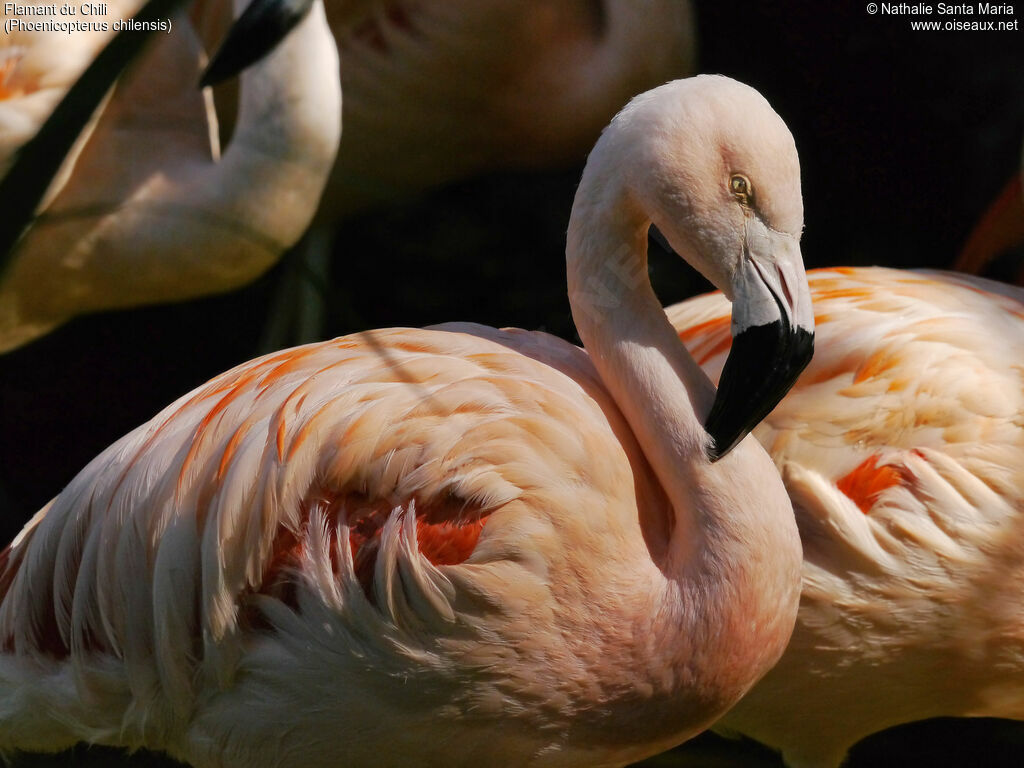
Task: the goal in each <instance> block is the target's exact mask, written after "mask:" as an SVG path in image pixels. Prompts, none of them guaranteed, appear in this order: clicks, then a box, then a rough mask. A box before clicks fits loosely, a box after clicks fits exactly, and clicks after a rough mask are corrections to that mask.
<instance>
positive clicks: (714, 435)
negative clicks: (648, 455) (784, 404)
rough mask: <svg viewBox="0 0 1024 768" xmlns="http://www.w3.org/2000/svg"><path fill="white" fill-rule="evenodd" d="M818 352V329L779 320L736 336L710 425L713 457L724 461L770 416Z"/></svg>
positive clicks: (708, 423) (708, 422) (710, 455)
mask: <svg viewBox="0 0 1024 768" xmlns="http://www.w3.org/2000/svg"><path fill="white" fill-rule="evenodd" d="M813 354H814V333H813V332H812V331H808V330H805V329H804V328H800V327H799V326H796V327H792V326H789V325H788V323H784V322H782V321H777V322H774V323H769V324H767V325H761V326H755V327H753V328H748V329H747V330H745V331H743V332H742V333H740V334H738V335H737V336H736V338H735V339H733V345H732V350H731V351H730V352H729V357H728V358H727V359H726V361H725V367H724V368H723V369H722V376H721V379H720V383H719V387H718V394H717V395H716V397H715V402H714V405H713V406H712V407H711V413H710V414H709V415H708V419H707V422H706V424H705V429H706V430H707V432H708V435H709V436H710V437H711V442H710V445H709V447H708V449H707V454H708V459H709V460H710V461H711V462H715V461H718V460H719V459H720V458H722V457H723V456H725V455H726V454H728V453H729V451H731V450H732V449H733V448H735V447H736V445H737V443H739V442H740V440H742V439H743V438H744V437H746V435H747V434H748V433H749V432H750V431H751V430H752V429H753V428H754V427H756V426H757V425H758V424H759V423H760V422H761V420H762V419H764V418H765V417H766V416H767V415H768V414H769V413H771V411H772V409H774V408H775V406H776V405H778V404H779V401H780V400H782V398H783V397H784V396H785V395H786V393H787V392H788V391H789V390H790V388H791V387H792V386H793V384H794V382H795V381H796V379H797V377H798V376H799V375H800V373H801V372H802V371H803V369H804V368H806V367H807V364H808V363H809V362H810V361H811V357H812V356H813Z"/></svg>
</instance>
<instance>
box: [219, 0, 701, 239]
mask: <svg viewBox="0 0 1024 768" xmlns="http://www.w3.org/2000/svg"><path fill="white" fill-rule="evenodd" d="M309 4H310V0H254V1H253V2H252V3H251V5H250V6H249V8H247V10H246V15H245V17H244V19H243V26H244V30H240V31H239V34H238V37H239V39H238V40H237V41H233V42H235V43H237V46H236V45H234V44H229V45H228V46H225V48H229V47H230V49H231V52H230V53H227V51H226V50H225V49H222V50H221V51H220V52H219V53H218V59H217V60H215V62H214V64H213V65H211V68H210V69H211V72H212V71H213V70H217V74H216V75H215V78H216V79H220V78H221V77H224V76H226V75H229V74H232V73H234V72H236V71H238V70H240V69H241V68H242V67H244V66H245V65H247V64H248V62H250V61H252V60H253V59H256V58H258V57H259V56H260V55H261V53H262V52H263V51H264V50H265V49H266V48H269V47H272V46H273V45H274V44H275V41H276V40H277V39H279V38H280V37H281V36H282V35H284V34H285V33H286V32H287V30H288V28H289V22H290V21H291V20H293V19H295V18H300V17H301V15H302V14H303V12H304V10H305V8H307V7H308V6H309ZM327 15H328V20H329V21H330V24H331V29H332V30H333V32H334V35H335V38H336V40H337V42H338V48H339V50H340V52H341V58H342V60H343V61H344V67H343V68H342V82H343V88H344V92H345V112H344V124H345V136H346V138H345V142H344V143H343V144H342V147H341V150H340V151H339V154H338V162H337V165H336V167H335V169H334V172H333V173H332V175H331V179H330V181H329V182H328V187H327V191H326V193H325V195H324V200H323V203H322V205H321V211H320V219H321V220H322V221H335V220H337V219H339V218H342V217H344V216H347V215H351V214H352V213H353V212H357V211H359V210H362V209H364V208H367V207H370V206H373V205H379V204H380V203H382V202H385V201H389V200H392V199H395V198H398V197H402V196H408V195H410V194H412V193H415V192H418V191H420V190H423V189H427V188H430V187H434V186H438V185H439V184H442V183H445V182H450V181H452V180H456V179H462V178H466V177H470V176H474V175H478V174H481V173H484V172H487V171H494V170H501V169H505V170H508V169H536V168H546V167H551V166H567V165H572V164H575V163H578V162H580V161H582V159H583V157H584V154H585V152H586V150H587V149H589V147H590V146H591V145H592V144H593V142H594V138H595V137H596V136H597V134H598V132H599V131H600V130H601V128H602V127H603V126H604V125H605V123H607V122H608V119H609V118H610V117H611V115H613V114H614V113H615V111H616V110H618V109H619V108H620V107H621V106H622V105H623V104H624V103H625V102H626V100H627V99H629V97H631V96H633V95H634V94H636V93H640V92H641V91H643V90H645V89H647V88H650V87H652V86H654V85H657V84H659V83H663V82H665V81H666V80H671V79H674V78H677V77H682V76H684V75H687V74H690V73H691V72H692V71H693V68H694V59H695V55H696V40H695V22H694V14H693V8H692V4H691V3H690V2H689V0H646V1H645V2H643V3H636V2H632V0H597V2H595V1H594V0H536V1H535V2H532V3H530V4H529V5H524V4H523V3H521V2H519V1H518V0H350V1H349V2H341V1H340V0H335V2H332V3H329V4H328V5H327ZM250 20H252V23H251V24H250V23H248V22H249V21H250ZM225 26H226V25H225V24H224V23H221V24H220V25H219V26H218V28H217V29H218V33H219V31H220V30H222V29H223V28H224V27H225ZM229 60H230V61H231V63H230V64H229V63H228V61H229Z"/></svg>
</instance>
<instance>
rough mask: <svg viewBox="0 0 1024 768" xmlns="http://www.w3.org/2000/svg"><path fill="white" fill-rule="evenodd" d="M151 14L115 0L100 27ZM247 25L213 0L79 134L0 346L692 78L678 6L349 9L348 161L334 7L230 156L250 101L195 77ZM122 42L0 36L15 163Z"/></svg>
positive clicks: (126, 302)
mask: <svg viewBox="0 0 1024 768" xmlns="http://www.w3.org/2000/svg"><path fill="white" fill-rule="evenodd" d="M140 4H141V0H116V1H115V2H112V3H109V5H110V7H111V9H110V11H109V14H108V16H107V17H104V18H105V19H106V20H108V21H109V20H110V19H113V18H122V17H124V18H126V17H128V16H130V15H131V14H132V13H133V12H134V11H135V10H137V8H138V6H139V5H140ZM237 5H238V7H239V8H241V7H243V6H244V5H245V3H244V2H243V1H242V0H239V1H238V4H237ZM304 5H305V6H307V7H308V6H311V5H312V2H307V3H304ZM231 14H232V5H231V3H228V2H225V1H224V0H206V1H205V2H202V3H200V4H199V6H198V8H196V9H195V10H194V13H193V18H192V19H191V20H190V21H186V20H185V19H184V18H182V19H180V20H178V21H177V22H176V23H175V26H174V29H175V32H174V34H173V35H171V38H170V39H169V40H166V41H164V42H163V44H162V45H161V46H160V47H159V49H158V50H156V51H153V52H152V53H151V54H150V55H149V56H148V57H147V58H146V60H145V61H144V62H143V63H142V66H141V67H140V70H141V71H139V72H138V73H137V75H136V77H135V79H134V80H133V81H131V82H129V83H125V84H123V85H122V86H120V87H119V88H118V90H117V91H116V92H115V93H114V95H113V97H112V99H111V101H110V102H109V104H108V106H107V107H106V109H105V110H104V112H103V113H102V115H101V117H100V119H99V122H98V124H97V125H95V127H94V129H92V130H90V131H87V132H86V135H85V136H83V138H82V140H81V141H80V142H79V143H78V145H77V147H76V150H75V151H74V152H73V153H72V155H71V156H70V157H69V159H68V161H67V162H66V163H65V164H64V166H63V168H62V171H61V174H60V175H59V176H58V178H57V180H56V181H55V185H54V191H53V192H52V193H51V196H50V199H49V204H48V205H47V206H45V207H44V210H43V216H42V218H41V219H40V220H39V222H38V223H37V225H36V226H35V228H34V230H33V231H31V232H30V233H29V235H28V236H27V237H26V238H25V240H24V242H23V244H22V246H21V248H20V252H19V254H18V257H17V263H16V266H15V269H14V270H13V274H12V275H10V276H9V277H8V279H6V280H5V281H4V282H3V283H2V284H0V352H2V351H6V350H10V349H13V348H15V347H17V346H20V345H22V344H25V343H27V342H28V341H31V340H32V339H34V338H37V337H38V336H40V335H42V334H43V333H46V332H48V331H49V330H51V329H52V328H54V327H55V326H57V325H59V324H61V323H63V322H64V321H66V320H67V319H69V318H70V317H72V316H75V315H78V314H82V313H84V312H89V311H95V310H99V309H111V308H116V307H126V306H137V305H142V304H149V303H156V302H167V301H175V300H180V299H184V298H191V297H195V296H199V295H205V294H209V293H214V292H222V291H225V290H230V289H232V288H236V287H238V286H241V285H243V284H245V283H247V282H249V281H251V280H253V279H255V278H256V277H257V276H258V275H260V274H262V273H263V272H264V271H265V270H266V269H268V268H269V267H270V266H271V265H272V264H273V263H274V262H275V261H276V260H277V258H278V257H279V256H280V255H281V254H282V253H283V252H284V251H285V250H286V248H287V247H289V246H291V245H292V244H294V243H295V242H296V241H297V240H298V238H299V237H300V235H301V234H302V233H303V232H304V231H305V229H306V227H307V225H308V224H309V222H310V220H311V218H312V216H313V213H314V212H315V211H316V209H317V206H318V204H319V203H320V199H321V191H322V190H323V188H324V184H325V182H326V183H327V192H326V194H325V195H324V196H323V203H322V205H321V206H320V213H319V217H318V221H319V222H320V223H321V224H322V225H323V226H325V227H326V226H330V225H331V224H333V223H335V222H336V221H337V220H338V219H340V218H342V217H345V216H348V215H351V214H352V213H354V212H356V211H357V210H359V209H361V208H364V207H367V206H369V205H372V204H379V203H381V202H383V201H386V200H389V199H391V198H393V197H396V196H400V195H408V194H411V193H413V192H416V191H418V190H420V189H423V188H426V187H431V186H437V185H439V184H441V183H443V182H446V181H451V180H454V179H460V178H464V177H466V176H471V175H474V174H478V173H482V172H484V171H486V170H493V169H496V168H506V169H508V168H533V169H535V168H541V167H546V166H551V165H566V164H571V163H574V162H577V161H580V160H582V158H583V156H584V154H585V152H586V149H587V148H588V147H589V146H591V145H592V143H593V141H594V139H595V138H596V136H597V134H598V132H599V130H600V129H601V127H602V126H603V125H604V124H605V123H606V122H607V121H608V119H609V118H610V117H611V116H612V115H613V114H614V112H615V111H616V110H617V109H618V108H619V107H621V106H622V104H624V103H625V101H626V100H627V99H628V98H629V97H630V96H631V95H633V94H635V93H639V92H640V91H643V90H644V89H646V88H649V87H652V86H654V85H656V84H659V83H662V82H665V81H666V80H669V79H672V78H675V77H680V76H683V75H686V74H689V73H690V72H691V71H692V68H693V56H694V34H693V17H692V9H691V6H690V3H689V2H683V1H682V0H649V2H647V3H644V4H642V5H639V6H638V5H637V4H636V3H632V2H627V1H626V0H607V1H603V2H600V3H593V2H590V0H586V1H584V0H542V1H541V2H535V3H531V4H530V6H529V8H528V9H527V8H526V7H525V6H524V5H523V4H522V3H520V2H518V1H517V0H486V1H485V2H477V1H475V0H474V1H473V2H462V3H454V4H453V3H451V2H449V0H443V1H441V2H437V1H435V2H433V3H431V2H427V1H426V0H424V1H423V2H405V1H404V0H403V1H402V2H398V1H397V0H389V1H388V2H383V1H380V2H378V1H377V0H332V2H330V3H328V4H327V7H326V18H327V19H328V21H329V22H330V25H331V28H332V30H333V35H334V36H335V37H336V38H337V41H338V44H339V46H340V48H341V50H342V53H343V58H344V60H345V67H344V73H343V74H344V91H345V94H346V97H345V110H344V124H345V132H346V140H345V143H344V145H343V146H344V148H345V149H344V151H343V153H342V154H341V155H340V157H339V159H338V163H337V165H336V166H335V167H334V168H333V170H332V166H331V161H332V159H333V157H334V152H335V150H336V144H337V140H338V137H339V135H340V126H339V124H338V120H339V119H340V118H341V114H340V110H341V101H340V97H339V96H338V95H337V93H336V92H335V91H336V88H337V82H336V81H338V80H339V79H340V78H341V74H339V72H338V70H339V65H338V60H337V58H336V56H335V53H334V51H333V50H331V49H330V48H329V46H328V45H327V42H328V39H329V38H328V37H327V35H326V34H325V32H326V27H325V26H324V25H325V22H324V10H323V8H322V7H319V6H318V10H317V11H316V14H315V16H316V18H315V19H314V20H312V21H311V22H309V23H307V24H306V25H305V26H306V27H307V28H306V29H305V31H304V32H302V34H301V36H300V38H299V39H295V40H291V41H290V42H289V50H290V51H292V52H293V53H291V54H283V55H282V56H280V57H278V58H277V59H276V60H275V61H274V63H270V64H265V65H263V66H261V67H260V68H259V69H257V70H254V71H252V72H249V73H247V77H246V80H245V82H246V83H247V85H244V86H243V94H245V92H246V90H248V94H247V95H245V100H246V102H247V103H248V105H247V106H243V114H241V115H240V116H238V118H237V120H238V123H237V129H236V130H234V132H233V136H234V138H233V139H232V141H231V143H230V144H229V145H228V148H227V151H226V153H225V156H224V158H223V159H220V158H219V147H218V145H217V133H218V127H220V128H226V127H231V126H232V125H234V124H235V121H236V117H235V115H234V114H233V112H234V107H233V102H232V100H231V98H229V95H225V94H224V93H221V91H220V90H218V92H217V93H218V94H219V97H218V98H217V99H216V100H214V98H213V95H212V94H211V92H209V91H207V92H205V93H200V92H197V91H195V89H194V83H195V81H196V79H197V78H198V76H199V65H200V63H201V62H200V59H201V58H202V56H203V55H204V54H203V51H204V47H208V46H210V45H212V44H213V43H214V42H215V41H216V40H217V39H219V37H220V35H221V33H222V32H223V31H224V30H225V29H226V27H227V24H228V22H229V21H230V16H231ZM314 28H315V29H314ZM197 34H198V37H197ZM108 36H109V35H108V34H103V33H85V32H83V33H76V34H74V35H67V34H58V35H56V36H55V35H47V34H44V33H37V32H32V33H27V32H16V33H15V34H13V35H11V36H5V37H4V38H0V46H2V47H0V171H2V169H3V167H4V166H5V165H6V164H8V163H9V162H10V158H11V156H12V155H13V153H14V151H15V150H16V149H17V148H18V147H19V146H21V145H22V144H23V143H24V142H25V141H26V140H27V139H28V138H29V137H30V136H31V135H32V134H33V133H34V132H35V130H36V129H37V128H38V127H39V124H40V123H41V122H42V120H43V119H44V118H45V117H46V116H47V115H48V114H49V113H50V111H52V109H53V106H54V105H55V104H56V102H57V101H58V100H59V98H60V97H61V96H62V95H63V93H64V91H65V90H66V89H67V87H68V86H69V85H70V83H71V82H73V81H74V79H75V78H76V77H77V76H78V74H79V73H80V71H81V70H82V68H83V67H84V66H85V64H86V63H87V62H88V61H89V60H90V59H91V58H92V57H93V56H94V55H95V53H96V51H97V50H98V49H99V48H100V46H101V45H102V44H103V43H105V42H106V40H107V39H108ZM199 38H201V39H202V43H201V42H200V39H199ZM296 53H297V54H298V55H295V54H296ZM261 83H262V84H261ZM224 90H225V91H227V92H230V89H229V88H226V89H224ZM254 92H256V93H257V94H258V95H254ZM257 100H258V102H259V103H256V101H257ZM270 115H274V116H276V118H277V119H274V120H270V119H268V118H269V116H270ZM285 190H288V192H285ZM143 254H145V255H143ZM185 254H189V255H188V256H186V255H185Z"/></svg>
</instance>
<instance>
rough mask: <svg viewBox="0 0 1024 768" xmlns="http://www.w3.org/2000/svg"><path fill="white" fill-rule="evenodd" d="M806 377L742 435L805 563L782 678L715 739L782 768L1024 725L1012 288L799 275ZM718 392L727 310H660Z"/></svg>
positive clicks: (957, 280)
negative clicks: (766, 470)
mask: <svg viewBox="0 0 1024 768" xmlns="http://www.w3.org/2000/svg"><path fill="white" fill-rule="evenodd" d="M809 279H810V287H811V295H812V297H813V299H814V309H815V324H816V327H817V347H816V353H815V356H814V360H813V361H812V363H811V364H810V366H808V368H807V369H806V371H804V373H803V375H802V376H801V377H800V379H799V380H798V381H797V383H796V385H795V386H794V387H793V389H792V390H791V391H790V393H789V394H788V395H787V396H786V398H785V399H784V400H783V401H782V402H781V403H780V404H779V405H778V406H777V407H776V408H775V410H774V411H773V412H772V413H771V415H769V416H768V417H767V418H766V419H765V420H764V421H763V422H762V423H761V425H760V426H758V427H757V429H756V430H755V435H756V437H757V438H758V440H760V442H761V444H762V445H764V446H765V448H766V449H767V450H768V452H769V453H770V454H771V456H772V458H773V459H774V460H775V463H776V464H777V465H778V467H779V470H780V471H781V473H782V478H783V481H784V482H785V484H786V488H787V489H788V490H789V494H790V497H791V498H792V500H793V507H794V510H795V512H796V517H797V525H798V526H799V528H800V534H801V539H802V541H803V548H804V566H803V594H802V597H801V603H800V613H799V617H798V619H797V626H796V630H795V631H794V633H793V638H792V640H791V641H790V644H789V647H788V648H787V650H786V652H785V654H784V655H783V657H782V660H781V661H780V662H779V664H778V665H777V666H776V667H775V668H774V669H773V670H772V671H771V672H769V673H768V674H767V676H766V677H765V678H764V679H763V680H762V681H761V682H760V683H758V685H757V686H755V687H754V689H753V690H752V691H751V692H750V693H749V694H748V695H747V696H746V697H745V698H744V699H743V701H741V702H740V703H739V704H738V705H737V706H736V707H735V708H733V709H732V710H731V711H730V712H729V713H728V714H727V715H726V716H725V717H724V718H723V719H722V720H721V721H720V726H721V727H722V728H723V729H726V730H732V731H739V732H741V733H744V734H747V735H749V736H752V737H753V738H755V739H758V740H760V741H763V742H764V743H766V744H768V745H770V746H772V747H775V748H777V749H780V750H781V751H782V754H783V757H784V758H785V760H786V763H787V765H790V766H793V768H835V767H836V766H838V765H839V764H840V763H841V761H842V759H843V757H844V755H845V754H846V752H847V750H848V749H849V748H850V747H851V746H852V745H853V744H854V743H855V742H857V741H859V740H860V739H862V738H864V737H866V736H868V735H870V734H872V733H875V732H877V731H881V730H883V729H885V728H888V727H891V726H894V725H898V724H900V723H907V722H911V721H915V720H923V719H926V718H931V717H953V716H955V717H971V716H987V717H1002V718H1011V719H1017V720H1024V684H1022V681H1024V601H1022V600H1021V597H1022V595H1024V368H1022V367H1021V361H1022V360H1024V290H1021V289H1019V288H1014V287H1012V286H1007V285H1003V284H1000V283H995V282H992V281H989V280H983V279H981V278H968V277H965V276H961V275H955V274H952V273H922V274H917V273H912V272H901V271H898V270H892V269H880V268H871V269H869V268H863V269H824V270H816V271H813V272H811V273H810V275H809ZM667 313H668V316H669V319H670V320H671V322H672V324H673V325H674V326H675V327H676V328H677V329H678V330H679V332H680V336H681V338H682V339H683V341H684V342H685V343H686V345H687V347H688V348H689V349H690V351H691V352H692V354H693V355H694V357H695V359H696V360H697V361H698V362H699V363H700V364H701V365H702V366H703V367H704V369H705V370H706V371H708V373H709V374H710V375H711V376H712V377H714V376H716V375H717V374H718V373H719V372H720V371H721V370H722V366H723V363H724V362H725V359H726V355H727V354H728V350H729V346H730V340H729V333H728V326H729V314H728V303H727V302H726V300H725V299H724V297H722V296H721V295H719V294H709V295H707V296H703V297H700V298H697V299H693V300H690V301H687V302H683V303H682V304H679V305H676V306H674V307H671V308H669V309H668V310H667Z"/></svg>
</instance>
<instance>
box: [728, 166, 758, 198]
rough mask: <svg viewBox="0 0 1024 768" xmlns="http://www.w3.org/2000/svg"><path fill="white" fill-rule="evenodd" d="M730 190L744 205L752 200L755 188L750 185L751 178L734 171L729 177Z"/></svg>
mask: <svg viewBox="0 0 1024 768" xmlns="http://www.w3.org/2000/svg"><path fill="white" fill-rule="evenodd" d="M729 191H730V192H731V193H732V194H733V196H734V197H735V198H736V199H737V200H739V201H740V202H741V203H743V205H747V204H748V203H749V202H750V197H751V195H752V194H753V193H754V190H753V188H752V187H751V186H750V179H748V178H747V177H746V176H744V175H743V174H742V173H734V174H733V175H732V176H730V177H729Z"/></svg>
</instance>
